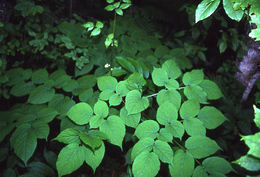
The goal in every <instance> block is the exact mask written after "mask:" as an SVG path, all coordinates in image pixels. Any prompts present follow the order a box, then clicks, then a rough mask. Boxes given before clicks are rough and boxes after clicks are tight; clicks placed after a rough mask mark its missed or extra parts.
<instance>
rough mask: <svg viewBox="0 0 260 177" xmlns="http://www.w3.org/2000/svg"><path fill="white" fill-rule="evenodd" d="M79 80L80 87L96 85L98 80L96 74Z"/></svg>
mask: <svg viewBox="0 0 260 177" xmlns="http://www.w3.org/2000/svg"><path fill="white" fill-rule="evenodd" d="M77 82H78V83H79V88H83V89H89V88H92V87H94V86H95V85H96V82H97V80H96V76H95V75H90V74H88V75H86V76H82V77H80V78H79V79H77Z"/></svg>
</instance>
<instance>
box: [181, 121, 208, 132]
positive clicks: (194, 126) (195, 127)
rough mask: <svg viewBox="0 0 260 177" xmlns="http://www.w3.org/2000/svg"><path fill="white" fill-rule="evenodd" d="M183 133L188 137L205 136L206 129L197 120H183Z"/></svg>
mask: <svg viewBox="0 0 260 177" xmlns="http://www.w3.org/2000/svg"><path fill="white" fill-rule="evenodd" d="M183 126H184V129H185V131H186V132H187V134H188V135H190V136H206V128H205V127H204V126H203V123H202V122H201V121H200V120H199V119H197V118H190V119H185V120H184V121H183Z"/></svg>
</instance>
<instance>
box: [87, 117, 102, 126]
mask: <svg viewBox="0 0 260 177" xmlns="http://www.w3.org/2000/svg"><path fill="white" fill-rule="evenodd" d="M104 121H105V119H104V117H101V116H98V115H95V116H92V117H91V118H90V120H89V126H90V128H98V127H100V125H101V124H102V123H103V122H104Z"/></svg>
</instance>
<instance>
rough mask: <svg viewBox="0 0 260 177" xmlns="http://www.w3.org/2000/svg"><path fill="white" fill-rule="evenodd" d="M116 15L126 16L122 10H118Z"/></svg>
mask: <svg viewBox="0 0 260 177" xmlns="http://www.w3.org/2000/svg"><path fill="white" fill-rule="evenodd" d="M116 13H117V14H118V15H121V16H122V15H123V14H124V12H123V10H122V9H120V8H118V9H116Z"/></svg>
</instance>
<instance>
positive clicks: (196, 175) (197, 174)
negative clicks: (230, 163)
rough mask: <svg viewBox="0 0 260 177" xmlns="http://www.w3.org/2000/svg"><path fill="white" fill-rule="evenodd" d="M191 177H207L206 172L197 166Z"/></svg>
mask: <svg viewBox="0 0 260 177" xmlns="http://www.w3.org/2000/svg"><path fill="white" fill-rule="evenodd" d="M192 177H208V174H207V171H206V170H205V169H204V168H203V167H202V166H197V167H196V168H195V170H194V172H193V175H192Z"/></svg>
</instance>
